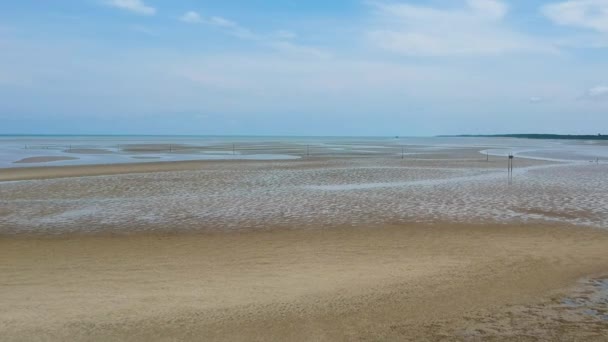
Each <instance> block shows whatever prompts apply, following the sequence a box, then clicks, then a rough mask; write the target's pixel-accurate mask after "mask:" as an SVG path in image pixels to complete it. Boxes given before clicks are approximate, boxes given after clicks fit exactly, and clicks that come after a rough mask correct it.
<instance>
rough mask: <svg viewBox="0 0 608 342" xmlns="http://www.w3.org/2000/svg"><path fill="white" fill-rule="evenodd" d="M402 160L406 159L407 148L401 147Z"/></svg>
mask: <svg viewBox="0 0 608 342" xmlns="http://www.w3.org/2000/svg"><path fill="white" fill-rule="evenodd" d="M401 159H405V146H401Z"/></svg>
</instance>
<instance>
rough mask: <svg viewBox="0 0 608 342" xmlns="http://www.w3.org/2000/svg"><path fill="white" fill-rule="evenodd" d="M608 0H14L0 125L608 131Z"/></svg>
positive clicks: (2, 129)
mask: <svg viewBox="0 0 608 342" xmlns="http://www.w3.org/2000/svg"><path fill="white" fill-rule="evenodd" d="M607 127H608V0H520V1H516V0H510V1H507V0H427V1H422V0H410V1H406V0H394V1H392V0H386V1H385V0H332V1H325V0H324V1H321V0H306V1H305V0H300V1H295V0H281V1H279V0H224V1H217V0H54V1H43V0H20V1H1V2H0V134H168V135H178V134H188V135H190V134H201V135H301V136H302V135H317V136H319V135H321V136H322V135H328V136H340V135H342V136H355V135H362V136H394V135H399V136H429V135H440V134H493V133H532V132H535V133H559V134H597V133H607V134H608V129H607Z"/></svg>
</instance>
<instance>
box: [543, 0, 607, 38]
mask: <svg viewBox="0 0 608 342" xmlns="http://www.w3.org/2000/svg"><path fill="white" fill-rule="evenodd" d="M541 11H542V13H543V14H544V15H545V16H546V17H547V18H549V19H550V20H551V21H553V22H554V23H556V24H558V25H563V26H571V27H579V28H586V29H592V30H596V31H600V32H608V0H569V1H564V2H558V3H552V4H548V5H545V6H543V7H542V9H541Z"/></svg>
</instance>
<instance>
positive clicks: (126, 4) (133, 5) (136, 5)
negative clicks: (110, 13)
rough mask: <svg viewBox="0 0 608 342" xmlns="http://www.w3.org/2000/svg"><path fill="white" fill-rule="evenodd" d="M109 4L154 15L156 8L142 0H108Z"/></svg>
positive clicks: (142, 13)
mask: <svg viewBox="0 0 608 342" xmlns="http://www.w3.org/2000/svg"><path fill="white" fill-rule="evenodd" d="M106 3H107V4H108V5H109V6H112V7H116V8H120V9H123V10H127V11H131V12H133V13H137V14H141V15H154V14H156V8H154V7H151V6H148V5H146V4H145V3H144V2H143V0H108V1H107V2H106Z"/></svg>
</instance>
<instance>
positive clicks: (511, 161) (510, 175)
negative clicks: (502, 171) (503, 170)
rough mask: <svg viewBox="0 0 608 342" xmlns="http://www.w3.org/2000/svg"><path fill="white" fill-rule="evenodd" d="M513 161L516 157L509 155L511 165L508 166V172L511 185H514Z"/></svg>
mask: <svg viewBox="0 0 608 342" xmlns="http://www.w3.org/2000/svg"><path fill="white" fill-rule="evenodd" d="M513 159H514V156H513V155H512V154H509V164H508V165H507V171H508V173H509V185H510V184H511V183H513Z"/></svg>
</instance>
